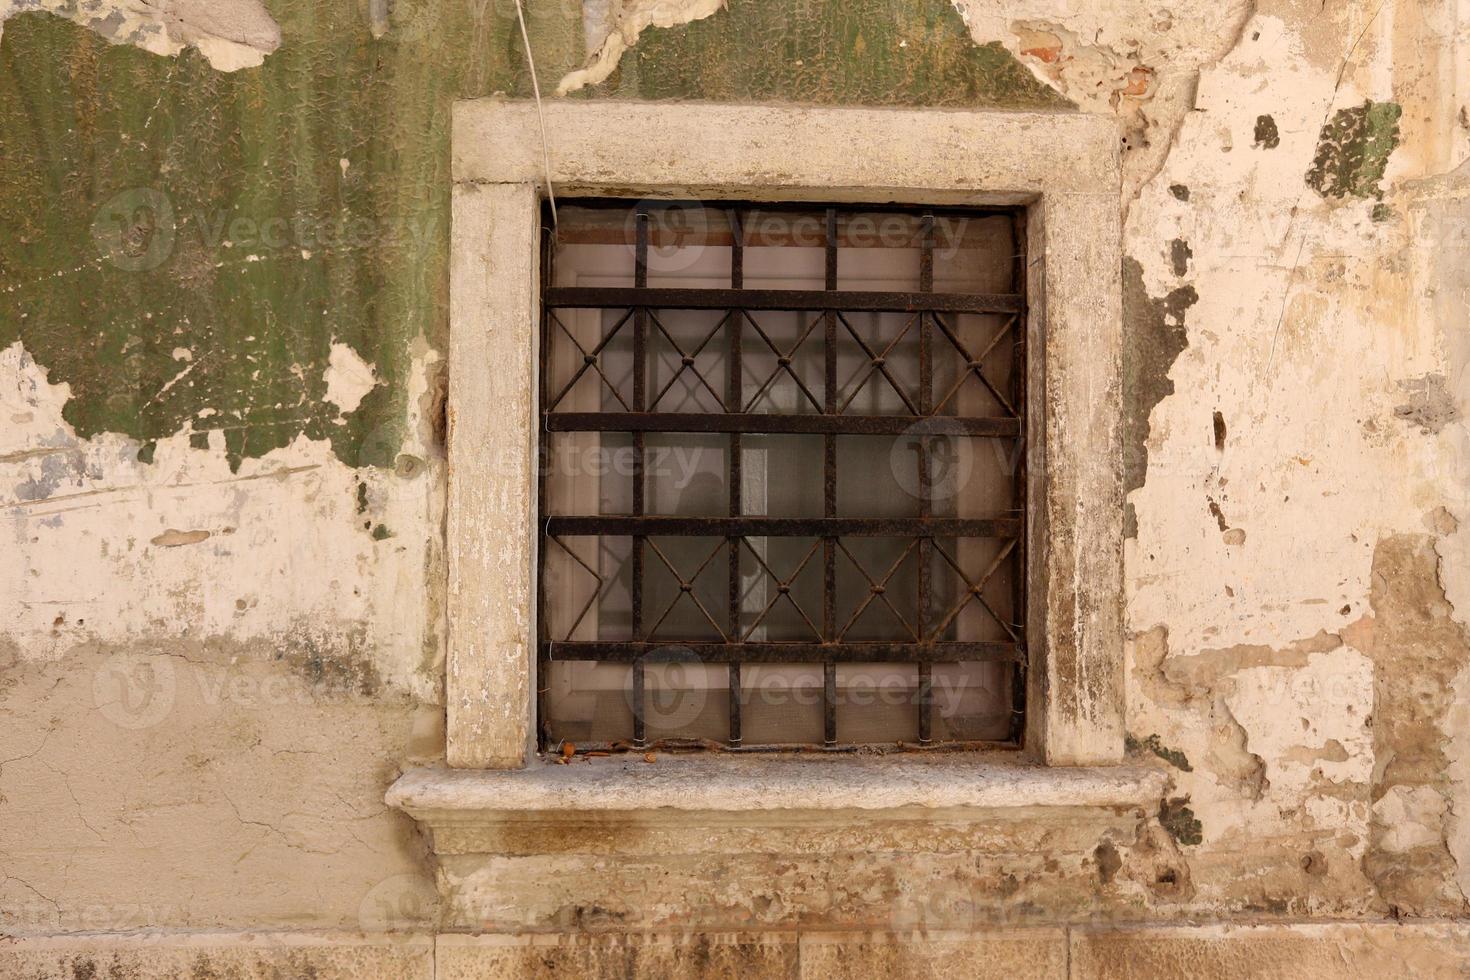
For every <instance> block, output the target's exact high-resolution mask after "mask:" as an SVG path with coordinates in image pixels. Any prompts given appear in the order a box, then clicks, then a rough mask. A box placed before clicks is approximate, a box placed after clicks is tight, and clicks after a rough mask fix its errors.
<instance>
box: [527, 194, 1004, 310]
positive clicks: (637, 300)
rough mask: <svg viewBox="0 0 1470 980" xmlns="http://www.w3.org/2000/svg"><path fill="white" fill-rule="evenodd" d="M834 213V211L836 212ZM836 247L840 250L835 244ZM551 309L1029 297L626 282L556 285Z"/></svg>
mask: <svg viewBox="0 0 1470 980" xmlns="http://www.w3.org/2000/svg"><path fill="white" fill-rule="evenodd" d="M831 213H833V214H835V212H831ZM832 251H834V252H835V251H836V246H833V249H832ZM546 306H547V307H549V308H551V309H602V308H607V309H640V308H641V309H650V308H651V309H657V310H728V309H738V310H781V311H805V310H811V311H817V312H822V311H826V310H842V311H843V312H854V313H856V312H869V311H871V312H877V313H913V312H915V311H917V310H926V311H932V310H937V311H939V312H941V313H1019V312H1021V310H1023V309H1024V308H1025V297H1024V296H1021V295H1019V294H1014V293H934V292H930V293H922V292H920V293H914V292H883V291H879V290H865V289H864V290H839V289H838V288H837V286H836V285H835V284H834V285H833V286H832V288H831V289H824V290H816V289H674V288H658V289H641V288H637V287H634V288H629V287H627V286H554V287H552V288H551V289H548V290H547V291H546Z"/></svg>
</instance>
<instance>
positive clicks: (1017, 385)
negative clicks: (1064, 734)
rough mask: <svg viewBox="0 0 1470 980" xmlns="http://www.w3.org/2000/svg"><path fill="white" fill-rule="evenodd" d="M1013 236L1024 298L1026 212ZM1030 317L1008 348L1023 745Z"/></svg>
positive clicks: (1017, 727)
mask: <svg viewBox="0 0 1470 980" xmlns="http://www.w3.org/2000/svg"><path fill="white" fill-rule="evenodd" d="M1011 233H1012V234H1013V235H1014V236H1015V239H1016V241H1015V249H1016V267H1015V271H1014V272H1013V273H1012V281H1011V288H1012V289H1014V290H1015V291H1017V292H1019V293H1021V294H1022V296H1025V295H1026V282H1027V278H1028V273H1029V272H1030V270H1029V269H1028V268H1027V264H1026V212H1025V210H1024V209H1021V210H1017V211H1016V212H1015V217H1014V218H1013V219H1012V223H1011ZM1028 321H1029V316H1028V314H1027V313H1026V312H1024V309H1023V312H1021V313H1020V314H1018V315H1017V317H1016V325H1015V327H1014V328H1012V329H1013V330H1014V331H1015V334H1014V340H1015V343H1014V345H1013V346H1012V348H1011V404H1013V405H1015V406H1016V416H1017V418H1019V419H1020V422H1021V434H1020V436H1018V437H1017V439H1016V446H1015V454H1016V456H1015V458H1016V468H1015V478H1014V483H1013V485H1012V493H1013V494H1014V497H1015V500H1014V506H1015V508H1016V510H1017V511H1018V512H1019V514H1020V516H1021V536H1020V540H1019V541H1017V542H1016V550H1015V552H1014V555H1013V557H1012V559H1011V561H1012V562H1013V564H1012V566H1011V568H1012V573H1011V618H1012V620H1014V621H1015V622H1016V623H1018V624H1020V635H1021V643H1022V651H1023V655H1022V657H1021V658H1020V659H1019V660H1017V661H1016V663H1015V666H1014V667H1013V668H1012V672H1011V741H1013V742H1015V743H1016V744H1017V745H1022V744H1023V743H1024V741H1025V736H1026V668H1027V659H1028V658H1027V656H1026V655H1025V651H1026V615H1027V613H1026V607H1027V601H1026V600H1027V591H1028V587H1029V583H1028V579H1029V578H1030V573H1029V570H1028V564H1027V560H1026V536H1027V533H1028V531H1029V528H1030V511H1031V508H1030V483H1029V480H1028V477H1027V472H1026V449H1027V446H1028V445H1029V442H1028V440H1027V438H1026V389H1027V387H1028V383H1029V369H1028V367H1027V362H1028V358H1027V356H1026V341H1027V332H1028V330H1027V324H1028Z"/></svg>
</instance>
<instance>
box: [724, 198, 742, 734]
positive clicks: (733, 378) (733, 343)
mask: <svg viewBox="0 0 1470 980" xmlns="http://www.w3.org/2000/svg"><path fill="white" fill-rule="evenodd" d="M744 238H745V235H744V230H743V229H742V228H741V227H740V209H739V208H732V209H731V210H730V286H731V287H732V288H734V289H740V288H741V287H743V286H744V285H745V241H744ZM744 320H745V317H744V316H740V315H736V314H735V312H734V311H733V310H732V311H731V315H730V316H729V317H727V319H726V322H727V323H729V324H730V326H729V327H728V329H727V330H726V338H727V339H728V341H729V359H730V365H729V371H728V372H727V373H726V387H725V411H726V413H737V412H739V411H740V408H741V406H742V405H743V403H744V401H745V379H744V376H743V374H742V373H741V372H742V365H741V363H740V358H741V351H740V340H741V338H740V333H741V329H740V328H741V324H742V323H743V322H744ZM742 431H747V430H746V429H745V428H740V429H732V430H730V457H729V460H730V461H729V477H730V516H731V517H739V516H740V514H741V506H742V500H741V481H742V479H743V477H742V471H741V462H742V461H741V457H740V454H741V440H740V434H741V432H742ZM727 541H728V542H729V548H730V597H729V598H730V629H729V635H730V636H733V637H737V638H738V637H740V636H742V635H743V634H744V630H743V629H742V628H741V626H740V599H741V595H740V593H741V589H740V539H739V538H738V537H731V538H728V539H727ZM728 683H729V691H730V735H729V738H728V740H727V742H728V744H729V746H730V747H731V748H739V747H740V741H741V733H740V731H741V725H740V722H741V718H740V686H741V685H740V661H738V660H732V661H730V666H729V678H728Z"/></svg>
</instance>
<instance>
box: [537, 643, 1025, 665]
mask: <svg viewBox="0 0 1470 980" xmlns="http://www.w3.org/2000/svg"><path fill="white" fill-rule="evenodd" d="M546 653H547V658H548V659H549V660H553V661H562V662H565V661H572V660H585V661H597V662H600V663H632V662H637V661H647V662H648V663H652V664H656V663H659V662H660V661H661V660H669V661H673V662H688V658H689V656H690V655H691V654H692V655H693V656H694V657H696V658H698V660H700V661H701V662H704V663H737V662H741V663H763V664H803V663H806V664H810V663H822V662H825V661H827V660H828V659H829V658H831V657H832V656H833V653H834V651H833V649H832V644H830V643H817V642H803V641H798V640H792V641H786V642H764V641H763V642H753V641H747V642H745V643H716V642H713V641H703V640H690V641H687V642H685V641H676V640H660V641H657V642H655V641H653V640H642V641H638V640H553V641H551V642H549V643H547V644H546ZM1024 655H1025V653H1024V651H1023V650H1022V649H1021V647H1020V645H1019V644H1016V643H1009V642H1006V641H1004V640H946V641H943V642H938V643H908V642H897V641H894V642H888V641H876V640H875V641H867V642H856V643H854V642H851V641H847V642H844V643H843V644H842V662H843V663H927V662H936V661H937V662H941V663H943V662H956V661H989V662H1000V663H1006V662H1013V661H1015V660H1016V659H1017V658H1018V657H1022V656H1024ZM834 666H835V663H834Z"/></svg>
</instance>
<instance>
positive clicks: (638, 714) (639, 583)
mask: <svg viewBox="0 0 1470 980" xmlns="http://www.w3.org/2000/svg"><path fill="white" fill-rule="evenodd" d="M634 220H635V226H636V229H637V231H636V238H635V244H634V254H633V283H634V285H635V286H636V287H637V288H638V289H643V288H645V287H647V285H648V212H647V211H646V210H643V209H641V208H640V209H639V210H638V212H637V215H636V218H635V219H634ZM647 359H648V311H647V310H646V309H643V308H639V309H637V310H635V311H634V314H633V411H635V412H642V411H643V410H644V409H645V408H646V407H647V404H648V365H647ZM646 448H647V447H646V445H645V443H644V435H643V433H642V432H635V433H633V513H634V514H635V515H642V514H643V508H644V490H645V488H644V463H645V458H644V457H645V450H646ZM643 544H644V538H643V536H642V535H641V534H636V533H635V534H634V536H633V555H632V561H631V567H630V574H631V575H632V582H631V583H630V584H629V589H630V593H629V594H630V604H631V607H632V608H631V610H630V612H631V618H632V627H633V638H634V639H635V640H641V639H643ZM647 709H648V700H647V697H646V692H645V677H644V671H643V661H642V660H635V661H633V744H634V745H635V746H637V747H639V748H641V747H642V746H644V745H646V744H647V742H648V732H647V725H646V715H647Z"/></svg>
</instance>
